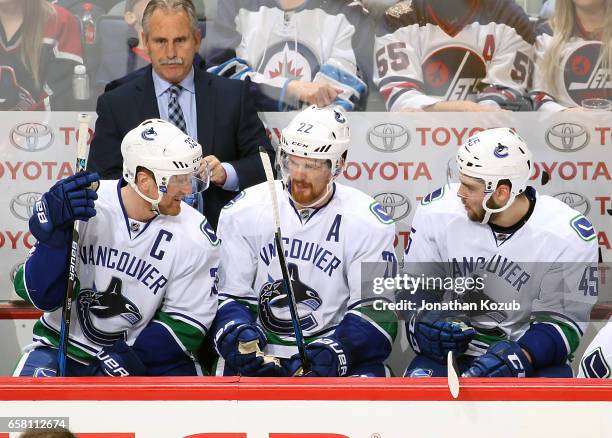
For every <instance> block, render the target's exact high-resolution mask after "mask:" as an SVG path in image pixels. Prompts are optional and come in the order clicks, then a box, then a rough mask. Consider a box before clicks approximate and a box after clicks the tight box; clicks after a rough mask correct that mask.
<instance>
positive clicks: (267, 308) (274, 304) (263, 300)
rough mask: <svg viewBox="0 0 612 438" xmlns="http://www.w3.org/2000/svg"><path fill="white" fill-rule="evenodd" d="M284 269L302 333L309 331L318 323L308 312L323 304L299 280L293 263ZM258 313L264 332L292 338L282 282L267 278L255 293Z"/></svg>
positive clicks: (298, 274) (297, 271)
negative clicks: (257, 292)
mask: <svg viewBox="0 0 612 438" xmlns="http://www.w3.org/2000/svg"><path fill="white" fill-rule="evenodd" d="M287 270H288V271H289V277H290V279H291V286H292V287H293V293H294V295H295V304H296V307H297V310H298V315H299V323H300V326H301V327H302V329H303V330H312V329H314V328H315V327H317V326H318V325H319V323H318V322H317V320H316V318H315V317H314V315H313V314H312V312H309V310H311V311H315V310H317V309H318V308H319V307H320V306H321V304H322V303H323V301H322V300H321V298H320V296H319V293H318V292H317V291H316V290H314V289H313V288H311V287H310V286H308V285H307V284H306V283H304V282H302V280H300V273H299V270H298V267H297V265H296V264H295V263H288V264H287ZM306 312H308V313H306ZM258 313H259V320H260V321H261V323H262V325H263V326H264V328H266V330H270V331H271V332H274V333H278V334H280V335H293V323H292V321H291V317H290V313H289V299H288V298H287V292H286V291H285V285H284V280H274V279H273V278H272V277H270V276H268V282H267V283H265V284H264V285H263V287H262V288H261V291H260V293H259V307H258Z"/></svg>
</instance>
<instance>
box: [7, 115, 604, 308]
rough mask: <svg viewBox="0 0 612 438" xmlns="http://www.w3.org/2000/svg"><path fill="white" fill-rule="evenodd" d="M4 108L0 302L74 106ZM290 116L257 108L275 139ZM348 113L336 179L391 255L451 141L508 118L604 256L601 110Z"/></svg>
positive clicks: (537, 180)
mask: <svg viewBox="0 0 612 438" xmlns="http://www.w3.org/2000/svg"><path fill="white" fill-rule="evenodd" d="M3 114H4V117H3V119H2V121H0V182H1V184H2V190H1V191H0V216H1V218H2V221H1V224H2V225H1V226H0V301H1V300H7V299H10V298H14V297H15V295H14V293H13V290H12V285H11V278H12V277H13V276H14V274H15V271H16V269H17V268H18V266H19V264H20V263H23V261H24V260H25V258H26V256H27V254H28V251H29V249H30V248H31V247H32V245H33V244H34V242H35V239H34V238H33V237H32V235H31V234H30V233H29V231H28V222H27V221H28V218H29V216H30V215H31V213H32V206H33V204H34V202H35V201H36V199H37V198H38V197H39V196H40V194H41V193H43V192H45V191H46V190H48V189H49V187H51V186H52V185H53V184H55V182H56V181H57V180H59V179H61V178H64V177H66V176H69V175H71V174H72V172H73V167H74V161H75V153H76V143H77V138H76V134H77V113H70V112H56V113H43V112H4V113H3ZM95 116H96V115H95V114H92V122H91V126H90V128H93V126H94V123H95ZM292 116H293V114H292V113H264V114H261V117H262V119H263V120H264V122H265V124H266V126H267V128H268V129H269V131H270V133H271V135H272V139H273V141H274V142H275V143H276V142H277V140H278V137H279V136H280V131H281V129H282V128H283V127H284V126H285V125H286V124H287V122H288V121H289V120H290V119H291V117H292ZM349 122H350V124H351V130H352V132H351V138H352V142H351V143H352V144H351V147H350V149H349V153H348V160H347V163H346V167H345V170H344V173H343V175H342V177H341V178H340V182H342V183H344V184H348V185H351V186H354V187H357V188H359V189H361V190H363V191H365V192H367V193H369V194H370V195H371V196H372V197H374V198H375V199H376V200H377V201H378V202H379V203H380V204H381V206H382V207H383V209H384V210H385V211H386V212H387V214H388V215H389V216H390V217H392V218H393V219H394V220H395V221H396V241H395V243H396V249H397V252H398V254H399V253H401V252H402V250H403V248H404V247H405V246H406V244H407V242H408V238H409V231H410V223H411V220H412V216H413V214H414V212H415V210H416V209H417V208H418V205H419V203H420V201H421V199H422V198H423V197H424V196H425V195H427V194H428V193H430V192H432V191H433V190H435V189H436V188H439V187H440V186H442V185H443V184H445V183H446V182H447V179H448V178H449V175H452V174H453V172H452V171H449V169H451V168H452V163H453V161H454V160H453V158H454V155H455V153H456V150H457V148H458V146H459V145H460V144H461V143H462V142H464V141H465V140H466V139H467V138H468V137H469V136H470V135H473V134H475V133H476V132H478V131H481V130H483V129H487V128H493V127H499V126H509V127H512V128H514V129H516V131H517V132H518V133H519V134H520V135H521V136H523V138H524V139H525V140H526V141H527V143H528V145H529V146H530V148H531V149H532V151H533V154H534V163H533V165H534V174H533V176H532V180H531V184H532V185H533V186H535V187H536V188H537V189H538V190H539V191H540V192H541V193H544V194H548V195H551V196H555V197H556V198H557V199H560V200H561V201H563V202H565V203H567V204H568V205H570V206H572V207H573V208H575V209H576V210H578V211H579V212H581V213H583V214H585V215H586V216H588V217H589V219H590V220H591V221H592V222H593V225H594V226H595V228H596V229H597V231H598V241H599V245H600V247H601V249H602V256H603V259H604V261H611V260H612V241H611V239H612V190H611V187H612V176H611V175H612V117H611V116H610V114H609V113H586V112H585V113H580V114H579V113H572V114H571V115H569V114H563V113H560V114H539V113H511V112H508V113H473V114H469V113H462V114H458V113H437V114H431V113H352V114H350V115H349ZM89 134H90V139H91V136H92V134H93V132H92V131H91V130H90V133H89ZM544 182H545V184H543V183H544Z"/></svg>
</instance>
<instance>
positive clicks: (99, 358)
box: [85, 339, 147, 377]
mask: <svg viewBox="0 0 612 438" xmlns="http://www.w3.org/2000/svg"><path fill="white" fill-rule="evenodd" d="M146 374H147V373H146V369H145V366H144V365H143V363H142V361H141V360H140V358H139V357H138V355H136V353H135V352H134V350H132V349H131V348H130V346H129V345H128V344H126V343H125V341H124V340H123V339H119V340H118V341H116V342H115V343H114V344H113V345H112V346H110V347H106V348H103V349H102V350H101V351H100V352H99V353H98V354H96V356H95V357H94V359H93V361H92V362H91V363H90V364H89V367H88V368H87V370H86V372H85V375H88V376H114V377H127V376H145V375H146Z"/></svg>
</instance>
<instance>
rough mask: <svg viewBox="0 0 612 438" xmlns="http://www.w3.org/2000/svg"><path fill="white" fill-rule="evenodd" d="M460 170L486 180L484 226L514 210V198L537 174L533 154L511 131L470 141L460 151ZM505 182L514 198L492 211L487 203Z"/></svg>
mask: <svg viewBox="0 0 612 438" xmlns="http://www.w3.org/2000/svg"><path fill="white" fill-rule="evenodd" d="M457 167H458V170H459V172H461V173H462V174H464V175H467V176H471V177H473V178H479V179H481V180H483V181H484V185H485V197H484V199H483V200H482V207H483V208H484V210H485V212H486V214H485V217H484V219H483V221H482V223H486V222H488V221H489V218H490V217H491V214H492V213H499V212H502V211H504V210H505V209H507V208H508V207H510V205H511V204H512V203H513V202H514V198H515V197H516V196H517V195H519V194H520V193H523V192H524V191H525V189H526V188H527V181H528V180H529V177H530V176H531V175H532V172H533V162H532V155H531V151H530V150H529V148H528V147H527V144H526V143H525V141H524V140H523V139H522V138H521V137H520V136H519V135H518V134H517V133H516V132H514V130H512V129H510V128H494V129H487V130H485V131H481V132H479V133H477V134H475V135H473V136H471V137H470V138H468V139H467V140H466V141H465V143H463V144H462V145H461V147H460V148H459V150H458V151H457ZM501 180H509V181H510V183H511V185H512V187H511V189H510V198H509V199H508V202H507V203H506V205H504V206H503V207H500V208H497V209H492V208H489V207H488V206H487V202H488V201H489V199H490V198H491V196H492V195H493V192H494V191H495V189H496V188H497V185H498V183H499V182H500V181H501Z"/></svg>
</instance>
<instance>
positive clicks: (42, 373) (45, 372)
mask: <svg viewBox="0 0 612 438" xmlns="http://www.w3.org/2000/svg"><path fill="white" fill-rule="evenodd" d="M55 376H57V371H55V370H52V369H51V368H36V369H35V370H34V373H33V374H32V377H55Z"/></svg>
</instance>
